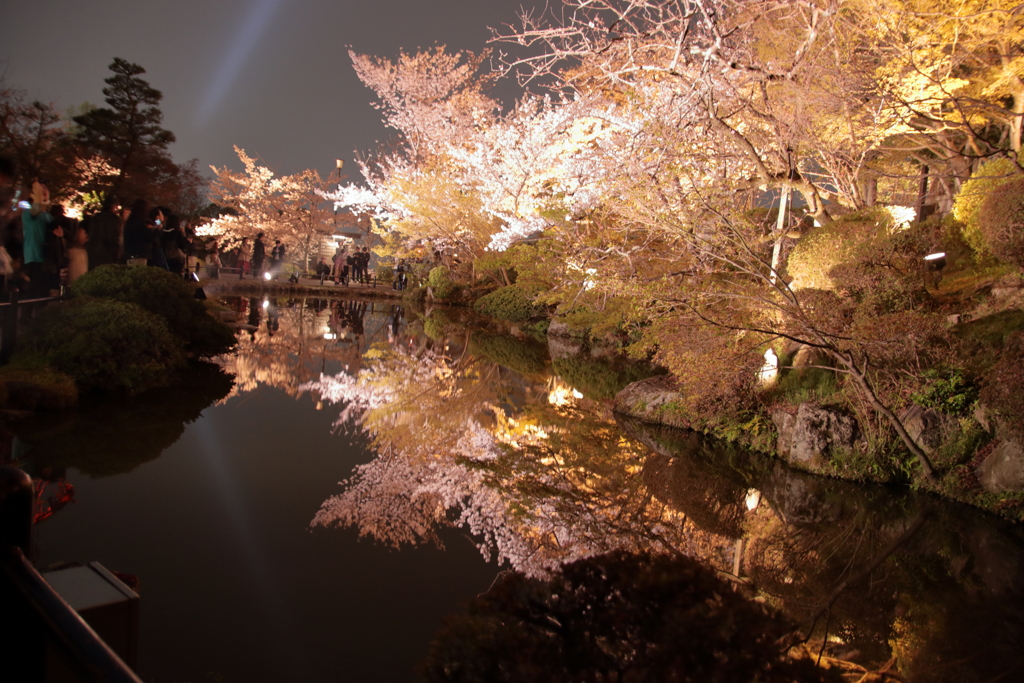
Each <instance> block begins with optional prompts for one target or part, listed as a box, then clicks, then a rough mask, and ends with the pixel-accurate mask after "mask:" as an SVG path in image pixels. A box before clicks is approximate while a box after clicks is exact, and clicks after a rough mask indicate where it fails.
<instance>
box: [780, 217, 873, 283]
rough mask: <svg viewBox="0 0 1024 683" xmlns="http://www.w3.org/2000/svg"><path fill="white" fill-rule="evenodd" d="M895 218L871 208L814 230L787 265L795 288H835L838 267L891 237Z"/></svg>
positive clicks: (802, 241)
mask: <svg viewBox="0 0 1024 683" xmlns="http://www.w3.org/2000/svg"><path fill="white" fill-rule="evenodd" d="M892 222H893V221H892V216H890V215H889V214H888V213H886V212H885V211H883V210H881V209H868V210H865V211H859V212H857V213H853V214H850V215H848V216H843V217H841V218H837V219H836V220H835V221H833V222H831V223H829V224H827V225H822V226H819V227H815V228H812V229H811V230H810V231H809V232H808V233H807V234H806V235H804V236H803V237H802V238H801V239H800V241H799V242H797V243H796V246H795V247H793V252H792V253H791V254H790V256H789V261H788V264H787V266H786V269H787V272H788V273H789V275H790V277H791V278H792V282H791V285H792V287H793V288H794V289H827V290H831V289H835V287H836V285H835V282H834V281H833V279H832V278H831V277H830V276H829V273H830V271H831V270H832V269H833V268H835V267H836V266H838V265H841V264H843V263H846V262H848V261H852V260H853V259H854V258H856V257H857V255H858V253H859V252H860V251H861V250H863V249H864V248H865V247H867V246H869V245H870V244H872V243H873V242H875V241H877V240H879V239H883V238H885V237H887V236H888V232H889V229H890V227H891V226H892Z"/></svg>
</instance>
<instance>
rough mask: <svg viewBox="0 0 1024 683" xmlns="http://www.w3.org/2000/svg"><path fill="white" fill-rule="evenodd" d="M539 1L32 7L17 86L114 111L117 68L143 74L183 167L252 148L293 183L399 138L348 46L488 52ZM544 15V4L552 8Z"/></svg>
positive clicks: (178, 1)
mask: <svg viewBox="0 0 1024 683" xmlns="http://www.w3.org/2000/svg"><path fill="white" fill-rule="evenodd" d="M535 4H538V3H535V2H531V0H372V1H370V0H334V1H331V0H174V1H171V2H167V1H160V2H151V1H146V2H140V1H139V0H105V1H103V2H96V1H89V0H32V2H19V3H5V5H6V7H5V9H4V10H3V12H2V13H0V23H2V25H3V26H4V28H5V31H4V38H3V40H2V42H0V69H2V70H3V73H4V78H5V81H6V84H7V85H9V86H14V87H18V88H23V89H25V90H27V91H28V93H29V95H30V96H31V97H32V98H33V99H41V100H43V101H47V102H53V103H54V104H55V105H56V106H57V107H59V108H60V109H62V110H63V109H65V108H66V107H68V106H69V105H78V104H81V103H82V102H86V101H88V102H91V103H93V104H98V105H101V104H103V95H102V92H101V89H102V88H103V86H104V83H103V79H104V78H106V77H108V76H109V75H110V72H109V71H108V69H107V66H108V65H109V64H110V62H111V61H112V60H113V58H114V57H115V56H116V57H122V58H124V59H127V60H129V61H131V62H135V63H137V64H140V65H141V66H142V67H143V68H145V69H146V72H147V73H146V75H145V76H143V78H146V79H148V80H149V82H150V84H151V85H152V86H153V87H155V88H157V89H159V90H161V91H162V92H163V95H164V99H163V103H162V109H163V112H164V127H166V128H167V129H169V130H171V131H173V132H174V133H175V135H177V138H178V141H177V143H176V144H175V145H174V146H173V147H172V148H171V152H172V154H173V155H174V158H175V160H176V161H179V162H181V161H186V160H188V159H191V158H193V157H195V158H198V159H199V162H200V166H201V167H202V168H203V169H204V170H205V169H206V168H207V167H208V166H209V165H210V164H215V165H218V166H222V165H230V166H232V167H236V168H240V164H239V163H238V161H237V158H236V157H235V156H234V152H233V151H232V145H239V146H240V147H242V148H244V149H245V150H246V151H247V152H249V153H250V154H257V155H259V156H260V157H261V158H262V159H264V160H265V161H266V162H267V163H268V164H269V165H270V166H271V167H272V168H274V169H275V170H277V171H279V172H281V173H290V172H294V171H298V170H301V169H304V168H318V169H320V171H321V173H324V174H326V173H327V172H330V171H331V170H333V168H334V159H336V158H342V159H345V161H346V169H345V170H346V172H348V173H349V174H350V176H351V175H353V174H354V173H355V169H354V168H353V167H352V165H351V164H352V160H353V150H367V149H370V148H372V147H374V143H375V141H376V140H378V139H381V140H382V139H385V138H386V136H387V133H386V131H385V129H384V127H383V126H382V125H381V124H380V116H379V113H378V112H377V111H376V110H375V109H373V108H372V107H371V106H370V102H371V99H372V94H371V92H370V91H369V90H367V89H366V88H364V87H363V85H362V84H361V83H360V82H359V80H358V79H357V78H356V75H355V72H354V71H353V70H352V66H351V62H350V61H349V58H348V55H347V47H348V46H351V47H352V48H353V49H354V50H355V51H356V52H363V53H369V54H374V55H381V56H393V55H396V54H397V53H398V51H399V49H405V50H406V51H415V50H416V49H417V48H420V47H430V46H433V45H434V44H436V43H441V44H445V45H447V46H448V47H449V48H453V49H469V50H474V51H479V50H481V49H482V48H484V47H485V44H486V40H487V39H488V37H489V36H490V33H489V31H488V28H487V27H488V26H495V27H497V26H500V25H502V24H506V23H514V22H515V21H516V16H517V14H518V11H519V8H520V6H521V5H525V6H527V7H529V6H532V5H535ZM541 6H542V5H541Z"/></svg>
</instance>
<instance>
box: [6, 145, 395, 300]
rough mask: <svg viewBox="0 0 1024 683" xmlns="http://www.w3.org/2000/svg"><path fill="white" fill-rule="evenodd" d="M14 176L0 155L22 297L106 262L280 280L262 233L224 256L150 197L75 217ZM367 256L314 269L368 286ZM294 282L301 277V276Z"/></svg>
mask: <svg viewBox="0 0 1024 683" xmlns="http://www.w3.org/2000/svg"><path fill="white" fill-rule="evenodd" d="M16 171H17V169H16V168H15V167H14V163H13V161H11V160H10V159H8V158H6V157H2V156H0V275H3V286H4V290H5V291H10V290H12V289H17V290H19V291H20V292H21V295H22V298H25V297H26V296H27V297H33V298H34V297H43V296H51V295H53V294H56V293H59V292H60V291H61V290H62V289H63V288H64V287H65V286H67V285H70V284H71V283H72V282H74V281H75V280H76V279H78V278H79V277H81V276H82V274H84V273H86V272H88V271H89V270H92V269H94V268H97V267H99V266H102V265H105V264H109V263H121V264H128V265H147V266H152V267H157V268H163V269H166V270H168V271H170V272H172V273H175V274H180V275H182V276H188V275H189V274H190V273H191V272H193V268H194V267H195V264H196V263H197V257H198V256H200V255H202V256H203V257H204V261H205V266H206V274H207V276H209V277H212V278H217V277H219V276H220V273H221V270H222V269H230V270H229V271H228V272H233V273H237V274H238V277H239V278H240V279H245V278H247V277H257V278H263V277H264V276H265V275H266V274H268V273H269V274H270V275H271V276H272V277H275V278H276V277H277V275H279V274H280V273H281V272H282V271H283V270H284V265H285V262H286V261H285V259H286V249H285V245H284V244H283V243H282V241H281V240H280V239H276V240H274V243H273V245H272V246H269V245H268V241H269V240H267V238H266V235H265V234H264V233H262V232H261V233H259V234H258V235H257V236H256V238H255V239H254V240H252V241H250V239H249V238H244V239H242V240H241V242H239V243H237V244H236V245H235V246H234V247H233V248H231V249H228V250H225V251H224V252H223V253H221V251H220V249H219V247H218V245H217V244H216V243H210V244H205V245H204V244H203V243H202V241H201V240H197V238H196V236H195V233H194V231H193V230H192V228H191V226H190V225H189V223H188V222H187V221H186V220H183V219H182V218H181V217H179V216H178V215H177V214H176V213H175V212H174V211H173V210H171V209H170V208H168V207H166V206H151V205H150V204H149V203H148V202H147V201H146V200H145V199H136V200H135V201H134V202H132V203H131V205H130V206H125V205H122V204H121V202H120V201H119V200H118V199H117V198H116V197H114V196H110V195H108V196H107V197H106V198H105V199H104V200H103V202H102V205H101V206H98V207H95V208H93V209H91V210H90V209H87V210H86V212H85V213H84V214H83V215H82V216H81V218H74V217H72V216H69V215H67V214H66V213H65V210H64V209H65V207H64V206H62V205H61V204H60V203H59V202H56V201H51V197H50V193H49V190H48V189H47V187H46V184H45V182H44V181H43V180H42V179H40V178H34V179H33V180H32V182H31V183H30V185H29V186H27V187H20V188H19V187H16V178H17V173H16ZM268 246H269V248H268ZM370 259H371V255H370V250H369V248H368V247H365V246H364V247H358V246H354V245H352V246H350V245H349V244H348V243H345V242H342V243H341V244H339V245H338V247H337V250H336V251H335V253H334V255H333V256H332V257H330V259H327V258H321V259H320V261H319V263H318V264H317V266H316V271H317V274H318V275H320V277H321V280H322V281H326V280H331V281H333V282H334V283H335V284H339V285H340V284H344V285H349V284H350V283H360V284H370V283H371V282H372V274H371V271H370ZM405 271H406V268H404V267H402V264H400V267H399V268H397V269H396V276H397V279H396V282H401V286H402V287H403V288H404V284H405V281H406V275H405ZM292 277H293V279H295V280H297V275H295V274H293V275H292ZM396 286H397V285H396Z"/></svg>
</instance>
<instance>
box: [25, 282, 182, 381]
mask: <svg viewBox="0 0 1024 683" xmlns="http://www.w3.org/2000/svg"><path fill="white" fill-rule="evenodd" d="M34 360H41V361H42V362H43V363H45V364H46V365H48V366H50V367H52V368H54V369H56V370H59V371H60V372H63V373H64V374H66V375H69V376H71V377H73V378H74V379H75V381H76V382H78V384H79V385H80V386H82V387H83V388H95V389H102V390H123V391H127V392H129V393H136V392H139V391H145V390H146V389H151V388H154V387H159V386H164V385H166V384H167V383H168V382H169V381H170V379H171V378H172V377H173V375H174V373H175V371H177V370H178V369H180V368H182V367H184V366H185V353H184V351H183V350H182V344H181V341H180V340H179V339H177V338H176V337H175V336H174V335H172V334H171V333H170V332H169V331H168V329H167V324H166V323H165V322H164V321H163V319H161V318H160V317H158V316H156V315H154V314H152V313H149V312H148V311H145V310H143V309H142V308H141V307H140V306H137V305H135V304H132V303H123V302H120V301H111V300H108V299H95V298H92V297H84V296H83V297H78V298H75V299H72V300H71V301H69V302H67V303H65V304H60V305H56V306H50V307H48V308H46V309H45V310H43V311H42V312H41V313H40V314H39V315H38V316H37V317H36V318H35V320H33V321H32V328H31V330H30V331H29V334H28V336H27V338H26V340H25V343H24V345H23V346H21V347H20V348H19V349H18V352H17V353H16V354H15V357H14V358H13V359H12V364H13V365H15V366H16V367H17V366H18V365H19V364H22V365H32V364H34V363H33V361H34Z"/></svg>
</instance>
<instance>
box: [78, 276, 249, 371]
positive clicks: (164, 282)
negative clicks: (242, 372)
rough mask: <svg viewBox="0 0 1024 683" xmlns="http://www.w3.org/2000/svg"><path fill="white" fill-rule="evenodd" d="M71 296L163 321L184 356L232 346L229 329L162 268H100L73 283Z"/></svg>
mask: <svg viewBox="0 0 1024 683" xmlns="http://www.w3.org/2000/svg"><path fill="white" fill-rule="evenodd" d="M71 293H72V294H73V295H74V296H91V297H97V298H101V299H113V300H115V301H121V302H125V303H132V304H136V305H138V306H141V307H142V308H143V309H145V310H147V311H149V312H150V313H154V314H156V315H158V316H160V317H162V318H163V319H164V320H165V321H166V322H167V329H168V330H170V332H171V334H173V335H174V336H176V337H178V338H179V339H180V340H181V341H182V342H183V343H184V348H185V350H186V352H188V353H189V354H191V355H193V356H196V357H199V358H209V357H211V356H216V355H219V354H222V353H227V352H228V351H230V350H231V349H232V348H234V345H235V335H234V332H232V331H231V328H229V327H228V326H227V325H225V324H224V323H222V322H221V321H219V320H216V319H214V318H213V317H212V316H210V315H209V314H207V312H206V307H205V306H204V305H203V304H202V302H200V301H198V300H196V299H195V297H194V296H193V291H192V289H191V288H190V287H189V285H187V284H186V283H185V282H184V281H183V280H182V279H181V278H180V277H178V276H176V275H173V274H171V273H169V272H167V271H166V270H163V269H162V268H142V267H129V266H120V265H107V266H100V267H99V268H96V269H95V270H92V271H89V272H88V273H86V274H85V275H83V276H82V277H80V278H79V279H78V280H76V281H75V283H74V284H73V285H71Z"/></svg>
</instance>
